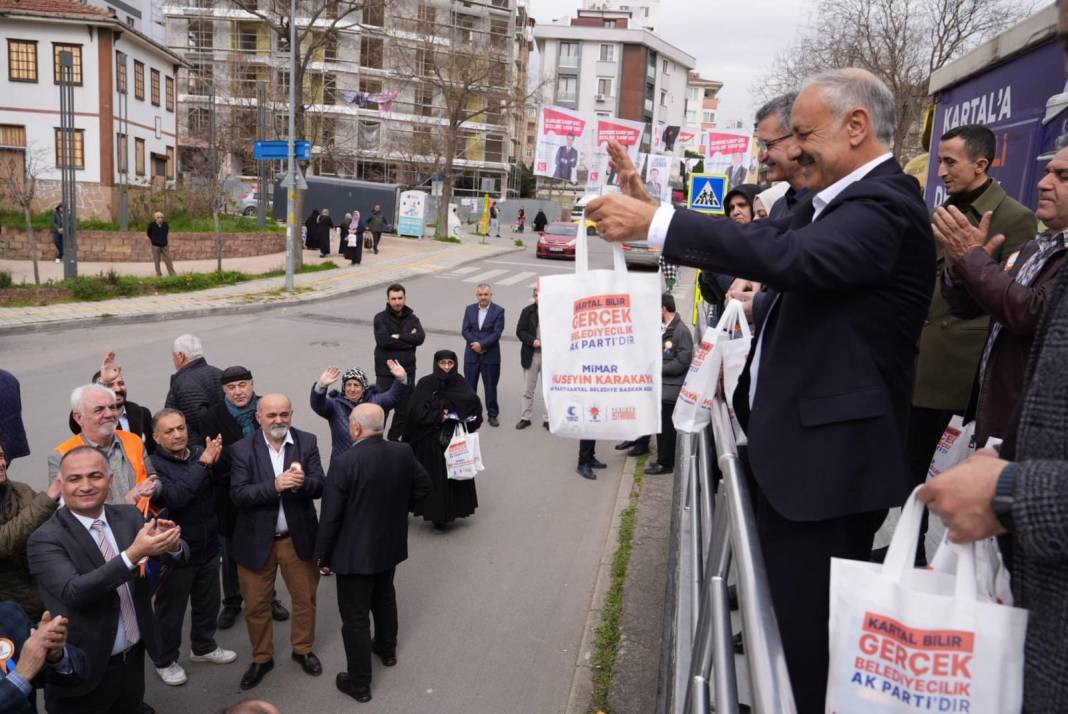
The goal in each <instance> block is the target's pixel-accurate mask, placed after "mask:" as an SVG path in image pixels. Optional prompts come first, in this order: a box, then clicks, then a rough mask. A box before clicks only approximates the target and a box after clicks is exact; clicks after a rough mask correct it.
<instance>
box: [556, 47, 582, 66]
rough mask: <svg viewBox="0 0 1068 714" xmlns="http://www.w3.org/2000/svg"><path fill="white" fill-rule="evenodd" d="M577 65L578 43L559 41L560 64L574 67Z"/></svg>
mask: <svg viewBox="0 0 1068 714" xmlns="http://www.w3.org/2000/svg"><path fill="white" fill-rule="evenodd" d="M578 65H579V45H578V43H577V42H561V43H560V66H561V67H575V68H577V67H578Z"/></svg>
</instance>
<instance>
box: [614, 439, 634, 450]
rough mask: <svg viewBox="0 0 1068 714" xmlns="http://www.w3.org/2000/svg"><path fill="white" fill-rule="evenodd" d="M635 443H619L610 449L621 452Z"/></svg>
mask: <svg viewBox="0 0 1068 714" xmlns="http://www.w3.org/2000/svg"><path fill="white" fill-rule="evenodd" d="M636 443H637V442H634V441H621V442H619V443H618V444H616V445H615V446H614V447H612V448H614V449H615V450H616V451H623V450H624V449H629V448H630V447H632V446H634V444H636Z"/></svg>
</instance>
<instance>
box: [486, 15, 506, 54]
mask: <svg viewBox="0 0 1068 714" xmlns="http://www.w3.org/2000/svg"><path fill="white" fill-rule="evenodd" d="M489 31H490V38H489V39H490V42H491V43H492V44H493V46H494V47H504V46H506V45H507V44H508V20H505V19H503V18H500V17H491V18H490V29H489Z"/></svg>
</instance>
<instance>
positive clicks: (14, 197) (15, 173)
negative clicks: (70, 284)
mask: <svg viewBox="0 0 1068 714" xmlns="http://www.w3.org/2000/svg"><path fill="white" fill-rule="evenodd" d="M47 162H48V151H47V149H44V148H36V147H34V145H33V144H32V143H31V144H30V145H29V146H27V147H26V149H24V150H22V151H9V150H6V151H0V192H2V193H3V194H4V195H6V196H7V197H8V198H9V199H10V200H11V201H12V202H13V203H14V204H15V205H17V206H18V207H19V208H21V209H22V215H23V218H24V219H25V221H26V236H27V238H29V241H30V260H32V261H33V282H34V284H35V285H40V284H41V273H40V269H39V268H38V265H37V239H36V238H35V236H34V234H33V216H32V207H33V200H34V198H36V196H37V178H38V177H39V176H40V175H41V174H42V173H44V171H45V169H46V167H47Z"/></svg>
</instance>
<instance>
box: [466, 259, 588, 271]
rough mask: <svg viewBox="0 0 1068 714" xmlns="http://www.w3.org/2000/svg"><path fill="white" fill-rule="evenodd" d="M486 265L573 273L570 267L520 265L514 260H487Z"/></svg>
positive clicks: (547, 264)
mask: <svg viewBox="0 0 1068 714" xmlns="http://www.w3.org/2000/svg"><path fill="white" fill-rule="evenodd" d="M486 263H493V264H494V265H521V266H523V267H524V268H547V269H548V270H567V271H569V272H573V271H574V270H575V268H574V267H572V266H571V265H552V264H549V263H545V264H542V263H537V264H531V263H520V262H518V261H514V260H487V261H486Z"/></svg>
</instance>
